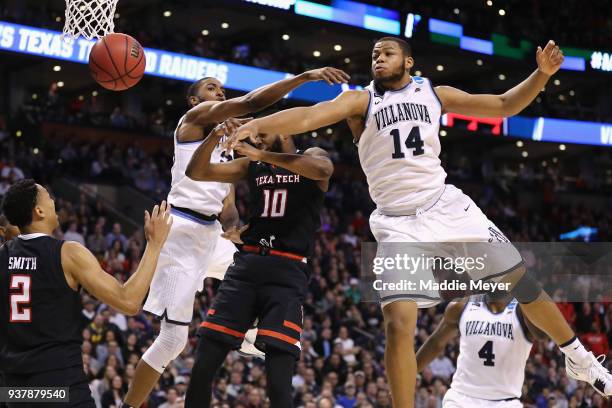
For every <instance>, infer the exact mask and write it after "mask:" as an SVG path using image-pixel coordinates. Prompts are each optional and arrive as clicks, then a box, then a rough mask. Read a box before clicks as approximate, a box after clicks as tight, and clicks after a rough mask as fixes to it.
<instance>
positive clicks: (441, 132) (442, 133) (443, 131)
mask: <svg viewBox="0 0 612 408" xmlns="http://www.w3.org/2000/svg"><path fill="white" fill-rule="evenodd" d="M446 135H447V132H446V130H444V129H442V130H441V131H440V136H442V137H444V136H446Z"/></svg>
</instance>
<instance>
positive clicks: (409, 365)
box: [383, 300, 417, 408]
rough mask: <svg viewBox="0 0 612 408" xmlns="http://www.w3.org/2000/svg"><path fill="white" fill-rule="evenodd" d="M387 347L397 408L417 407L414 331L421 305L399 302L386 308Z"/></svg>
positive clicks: (386, 358)
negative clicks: (415, 404) (415, 403)
mask: <svg viewBox="0 0 612 408" xmlns="http://www.w3.org/2000/svg"><path fill="white" fill-rule="evenodd" d="M383 317H384V325H385V336H386V348H385V369H386V371H387V378H388V379H389V385H390V386H391V396H392V398H393V407H394V408H412V407H414V395H415V385H416V374H417V363H416V355H415V353H414V332H415V329H416V320H417V304H416V302H414V301H407V300H402V301H395V302H392V303H389V304H387V305H385V306H383Z"/></svg>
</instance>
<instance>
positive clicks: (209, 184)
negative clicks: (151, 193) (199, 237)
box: [168, 116, 231, 215]
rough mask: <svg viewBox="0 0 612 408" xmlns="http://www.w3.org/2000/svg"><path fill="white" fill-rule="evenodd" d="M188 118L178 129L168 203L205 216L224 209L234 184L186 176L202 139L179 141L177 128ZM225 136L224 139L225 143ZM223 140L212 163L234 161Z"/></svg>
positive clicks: (216, 148) (213, 154)
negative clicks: (227, 152)
mask: <svg viewBox="0 0 612 408" xmlns="http://www.w3.org/2000/svg"><path fill="white" fill-rule="evenodd" d="M184 118H185V117H184V116H183V117H182V118H181V120H179V124H178V126H177V128H176V129H177V130H175V131H174V164H173V165H172V186H171V188H170V193H169V194H168V202H169V203H170V204H171V205H173V206H175V207H183V208H189V209H190V210H193V211H196V212H198V213H200V214H203V215H216V214H219V213H220V212H221V210H222V209H223V200H224V199H225V197H227V195H228V194H229V192H230V186H231V184H228V183H217V182H213V181H194V180H192V179H190V178H189V177H187V176H186V175H185V170H187V165H188V164H189V161H190V160H191V156H193V153H194V152H195V151H196V149H197V148H198V146H200V145H201V144H202V141H201V140H200V141H196V142H184V143H181V142H179V141H178V136H177V131H178V127H179V126H180V125H181V122H182V121H183V119H184ZM223 140H224V139H221V142H222V141H223ZM221 142H220V143H219V145H217V146H216V147H215V150H214V151H213V153H212V156H211V159H210V160H211V162H212V163H220V162H224V161H228V160H231V157H230V158H228V157H227V156H226V155H225V154H224V153H223V149H222V148H221V146H220V145H221Z"/></svg>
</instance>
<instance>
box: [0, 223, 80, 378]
mask: <svg viewBox="0 0 612 408" xmlns="http://www.w3.org/2000/svg"><path fill="white" fill-rule="evenodd" d="M63 243H64V241H60V240H57V239H55V238H53V237H51V236H48V235H44V234H27V235H20V236H19V237H18V238H15V239H12V240H10V241H8V242H7V243H5V244H4V245H3V246H2V247H0V371H4V372H5V373H14V374H28V373H33V372H41V371H49V370H56V369H61V368H67V367H74V366H78V365H81V364H83V360H82V357H81V343H82V341H83V339H82V335H81V330H80V321H81V309H82V305H81V298H80V296H79V292H77V291H74V290H72V288H70V286H68V283H67V282H66V277H65V276H64V270H63V268H62V256H61V249H62V245H63Z"/></svg>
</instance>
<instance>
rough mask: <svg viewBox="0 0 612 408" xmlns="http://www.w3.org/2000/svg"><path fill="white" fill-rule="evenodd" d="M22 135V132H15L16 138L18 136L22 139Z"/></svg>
mask: <svg viewBox="0 0 612 408" xmlns="http://www.w3.org/2000/svg"><path fill="white" fill-rule="evenodd" d="M22 134H23V133H21V130H18V131H16V132H15V136H17V137H21V135H22Z"/></svg>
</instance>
